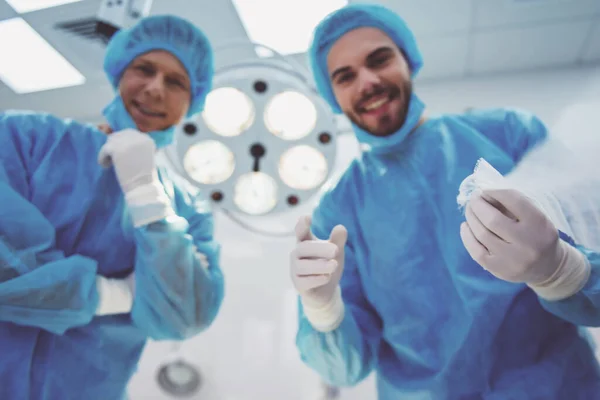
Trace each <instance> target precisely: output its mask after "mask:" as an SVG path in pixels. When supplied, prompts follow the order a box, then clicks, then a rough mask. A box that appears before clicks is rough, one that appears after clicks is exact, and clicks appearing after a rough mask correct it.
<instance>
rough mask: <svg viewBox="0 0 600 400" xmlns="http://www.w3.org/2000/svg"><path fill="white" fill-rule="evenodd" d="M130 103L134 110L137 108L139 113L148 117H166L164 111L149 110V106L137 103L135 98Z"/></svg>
mask: <svg viewBox="0 0 600 400" xmlns="http://www.w3.org/2000/svg"><path fill="white" fill-rule="evenodd" d="M131 103H132V104H133V106H134V107H135V108H136V110H138V111H139V112H140V114H142V115H144V116H146V117H150V118H164V117H166V114H165V113H162V112H157V111H154V110H151V109H150V108H148V107H146V106H144V105H143V104H140V103H138V102H137V101H135V100H132V101H131Z"/></svg>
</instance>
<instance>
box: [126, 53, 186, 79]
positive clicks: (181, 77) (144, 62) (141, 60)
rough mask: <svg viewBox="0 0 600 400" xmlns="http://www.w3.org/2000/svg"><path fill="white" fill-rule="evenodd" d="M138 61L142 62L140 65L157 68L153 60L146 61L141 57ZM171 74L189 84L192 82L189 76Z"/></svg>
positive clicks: (172, 72)
mask: <svg viewBox="0 0 600 400" xmlns="http://www.w3.org/2000/svg"><path fill="white" fill-rule="evenodd" d="M137 60H138V62H140V63H142V64H145V65H150V66H152V67H155V66H156V65H155V64H156V63H154V62H153V61H151V60H147V59H145V58H143V57H139V58H138V59H137ZM169 73H170V74H172V75H174V76H175V77H176V78H179V79H181V80H183V81H184V82H187V83H190V82H191V80H190V78H189V77H188V76H187V74H182V73H180V72H177V71H169Z"/></svg>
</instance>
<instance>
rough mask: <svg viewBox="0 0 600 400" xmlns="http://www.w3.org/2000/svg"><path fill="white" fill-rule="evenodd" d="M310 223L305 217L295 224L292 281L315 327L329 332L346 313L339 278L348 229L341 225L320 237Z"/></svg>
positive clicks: (309, 219) (291, 260)
mask: <svg viewBox="0 0 600 400" xmlns="http://www.w3.org/2000/svg"><path fill="white" fill-rule="evenodd" d="M310 224H311V218H310V217H302V218H300V219H299V220H298V223H297V224H296V239H297V245H296V247H295V249H294V250H293V251H292V254H291V257H290V266H291V275H292V282H293V283H294V286H295V288H296V290H297V291H298V293H299V294H300V298H301V301H302V306H303V308H304V314H305V315H306V318H307V319H308V320H309V321H310V323H311V324H312V325H313V327H314V328H315V329H317V330H319V331H322V332H328V331H331V330H334V329H335V328H337V327H338V326H339V324H340V323H341V322H342V319H343V317H344V303H343V301H342V296H341V290H340V288H339V282H340V279H341V277H342V273H343V271H344V246H345V244H346V239H347V238H348V232H347V231H346V228H345V227H343V226H342V225H338V226H336V227H335V228H333V230H332V231H331V235H330V237H329V240H318V239H316V238H314V237H313V235H312V233H311V232H310Z"/></svg>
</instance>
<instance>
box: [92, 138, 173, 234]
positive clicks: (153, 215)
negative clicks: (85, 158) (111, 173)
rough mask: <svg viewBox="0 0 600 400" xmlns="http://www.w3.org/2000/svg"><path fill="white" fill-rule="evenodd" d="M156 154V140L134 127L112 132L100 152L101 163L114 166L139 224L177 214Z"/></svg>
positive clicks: (132, 213) (104, 165) (134, 218)
mask: <svg viewBox="0 0 600 400" xmlns="http://www.w3.org/2000/svg"><path fill="white" fill-rule="evenodd" d="M155 156H156V144H155V143H154V140H152V138H151V137H150V136H148V135H147V134H145V133H141V132H138V131H136V130H134V129H125V130H122V131H119V132H115V133H112V134H110V135H109V136H108V139H107V141H106V143H105V144H104V146H102V148H101V149H100V153H99V154H98V163H99V164H100V165H101V166H103V167H104V168H108V167H110V166H111V165H112V166H113V167H114V169H115V173H116V175H117V179H118V181H119V184H120V185H121V189H123V193H124V195H125V201H126V202H127V205H128V206H129V209H130V212H131V216H132V219H133V224H134V226H136V227H139V226H142V225H147V224H150V223H152V222H156V221H160V220H162V219H164V218H167V217H169V216H171V215H174V211H173V209H172V208H171V203H170V201H169V199H168V197H167V196H166V194H165V192H164V189H163V186H162V184H161V183H160V181H159V179H158V173H157V170H156V163H155Z"/></svg>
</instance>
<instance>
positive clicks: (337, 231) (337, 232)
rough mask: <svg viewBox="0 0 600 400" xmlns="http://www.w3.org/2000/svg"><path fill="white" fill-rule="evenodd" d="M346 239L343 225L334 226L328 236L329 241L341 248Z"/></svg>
mask: <svg viewBox="0 0 600 400" xmlns="http://www.w3.org/2000/svg"><path fill="white" fill-rule="evenodd" d="M346 240H348V231H347V230H346V228H345V227H344V226H343V225H337V226H336V227H334V228H333V230H332V231H331V235H330V236H329V241H330V242H331V243H333V244H335V245H336V246H337V247H338V248H339V249H340V250H341V249H343V248H344V246H345V245H346Z"/></svg>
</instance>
